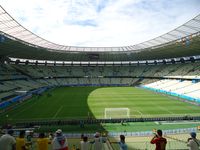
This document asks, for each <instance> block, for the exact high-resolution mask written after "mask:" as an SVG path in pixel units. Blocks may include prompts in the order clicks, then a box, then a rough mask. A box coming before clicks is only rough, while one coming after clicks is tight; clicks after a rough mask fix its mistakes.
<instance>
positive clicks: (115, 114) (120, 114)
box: [104, 108, 130, 119]
mask: <svg viewBox="0 0 200 150" xmlns="http://www.w3.org/2000/svg"><path fill="white" fill-rule="evenodd" d="M104 115H105V116H104V118H105V119H112V118H129V117H130V110H129V108H105V111H104Z"/></svg>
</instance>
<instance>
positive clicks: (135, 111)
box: [131, 110, 143, 116]
mask: <svg viewBox="0 0 200 150" xmlns="http://www.w3.org/2000/svg"><path fill="white" fill-rule="evenodd" d="M131 111H135V112H138V113H139V114H140V115H141V116H143V113H142V112H141V111H139V110H131ZM133 116H138V115H133Z"/></svg>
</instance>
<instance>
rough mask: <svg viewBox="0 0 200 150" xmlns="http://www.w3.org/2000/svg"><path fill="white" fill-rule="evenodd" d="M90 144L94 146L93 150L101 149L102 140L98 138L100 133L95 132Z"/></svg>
mask: <svg viewBox="0 0 200 150" xmlns="http://www.w3.org/2000/svg"><path fill="white" fill-rule="evenodd" d="M90 143H92V144H94V150H102V148H103V145H102V144H103V140H102V138H101V137H100V133H99V132H96V133H95V135H94V140H93V141H92V142H90Z"/></svg>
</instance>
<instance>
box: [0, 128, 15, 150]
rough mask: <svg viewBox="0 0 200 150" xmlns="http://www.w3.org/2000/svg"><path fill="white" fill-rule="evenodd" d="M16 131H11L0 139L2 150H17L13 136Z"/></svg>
mask: <svg viewBox="0 0 200 150" xmlns="http://www.w3.org/2000/svg"><path fill="white" fill-rule="evenodd" d="M13 133H14V131H13V130H12V129H9V130H8V131H7V134H4V135H2V136H1V137H0V150H15V149H16V140H15V138H14V137H13V136H12V135H13Z"/></svg>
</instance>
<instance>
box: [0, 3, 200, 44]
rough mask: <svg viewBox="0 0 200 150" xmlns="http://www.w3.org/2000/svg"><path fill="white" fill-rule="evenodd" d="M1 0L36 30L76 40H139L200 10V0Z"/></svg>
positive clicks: (60, 41) (62, 39)
mask: <svg viewBox="0 0 200 150" xmlns="http://www.w3.org/2000/svg"><path fill="white" fill-rule="evenodd" d="M1 5H2V6H3V7H4V8H5V10H6V11H8V13H9V14H11V16H13V17H14V18H15V19H16V20H17V21H18V22H19V23H21V24H22V25H23V26H24V27H26V28H27V29H29V30H31V31H32V32H34V33H36V34H37V35H39V36H41V37H43V38H45V39H47V40H49V41H52V42H55V43H58V44H64V45H76V46H125V45H133V44H137V43H140V42H143V41H146V40H149V39H151V38H154V37H156V36H159V35H161V34H164V33H166V32H168V31H169V30H172V29H174V28H176V27H177V26H179V25H181V24H183V23H185V22H186V21H188V20H189V19H191V18H192V17H194V16H195V15H197V14H198V13H199V12H200V7H199V6H200V1H199V0H190V1H188V0H173V1H166V0H146V1H145V0H56V1H55V0H42V1H41V0H28V1H27V0H17V1H13V0H1Z"/></svg>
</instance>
